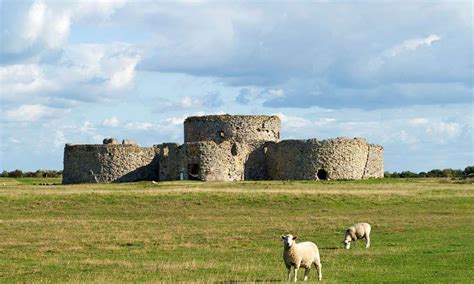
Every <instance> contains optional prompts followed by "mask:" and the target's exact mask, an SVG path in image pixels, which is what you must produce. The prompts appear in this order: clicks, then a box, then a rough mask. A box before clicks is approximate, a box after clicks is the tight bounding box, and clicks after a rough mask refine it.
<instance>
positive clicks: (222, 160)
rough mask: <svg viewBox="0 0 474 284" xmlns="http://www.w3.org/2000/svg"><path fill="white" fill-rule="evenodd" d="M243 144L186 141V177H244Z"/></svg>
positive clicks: (215, 179)
mask: <svg viewBox="0 0 474 284" xmlns="http://www.w3.org/2000/svg"><path fill="white" fill-rule="evenodd" d="M243 147H245V145H243V144H241V143H238V142H230V141H223V142H221V143H216V142H214V141H203V142H190V143H186V157H187V169H186V170H187V177H188V179H191V180H192V179H196V180H202V181H239V180H243V179H244V169H245V168H244V163H245V159H246V157H247V152H246V149H244V148H243Z"/></svg>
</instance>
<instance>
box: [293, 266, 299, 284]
mask: <svg viewBox="0 0 474 284" xmlns="http://www.w3.org/2000/svg"><path fill="white" fill-rule="evenodd" d="M296 279H298V268H296V266H295V273H294V275H293V282H295V283H296Z"/></svg>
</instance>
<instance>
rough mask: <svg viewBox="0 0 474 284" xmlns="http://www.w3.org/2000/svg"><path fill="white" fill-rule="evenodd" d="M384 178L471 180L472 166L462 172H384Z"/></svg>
mask: <svg viewBox="0 0 474 284" xmlns="http://www.w3.org/2000/svg"><path fill="white" fill-rule="evenodd" d="M384 177H386V178H424V177H436V178H471V177H474V166H468V167H466V168H465V169H464V170H460V169H443V170H440V169H432V170H431V171H429V172H419V173H414V172H411V171H403V172H400V173H398V172H384Z"/></svg>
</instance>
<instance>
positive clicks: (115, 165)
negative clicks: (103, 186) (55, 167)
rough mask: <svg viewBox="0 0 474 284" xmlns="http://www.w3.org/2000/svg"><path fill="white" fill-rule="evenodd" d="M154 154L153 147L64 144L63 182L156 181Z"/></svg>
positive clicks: (155, 151) (156, 171)
mask: <svg viewBox="0 0 474 284" xmlns="http://www.w3.org/2000/svg"><path fill="white" fill-rule="evenodd" d="M156 154H157V148H155V147H150V148H144V147H143V148H142V147H138V146H135V145H115V144H107V145H72V144H67V145H66V147H65V148H64V171H63V183H64V184H69V183H83V182H130V181H139V180H157V179H158V175H157V173H158V159H157V156H156Z"/></svg>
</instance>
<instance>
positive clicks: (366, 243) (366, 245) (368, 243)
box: [365, 236, 370, 248]
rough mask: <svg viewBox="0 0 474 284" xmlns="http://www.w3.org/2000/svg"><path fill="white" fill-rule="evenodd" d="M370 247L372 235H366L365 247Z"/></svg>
mask: <svg viewBox="0 0 474 284" xmlns="http://www.w3.org/2000/svg"><path fill="white" fill-rule="evenodd" d="M369 247H370V237H369V236H365V248H369Z"/></svg>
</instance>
